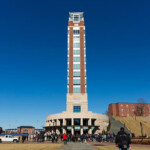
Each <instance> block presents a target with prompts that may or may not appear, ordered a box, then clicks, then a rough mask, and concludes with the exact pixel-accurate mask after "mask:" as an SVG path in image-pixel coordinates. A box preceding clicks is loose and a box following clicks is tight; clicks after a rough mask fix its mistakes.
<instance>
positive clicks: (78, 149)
mask: <svg viewBox="0 0 150 150" xmlns="http://www.w3.org/2000/svg"><path fill="white" fill-rule="evenodd" d="M57 150H96V149H95V148H94V147H93V146H91V145H90V144H88V143H87V144H85V143H72V142H70V143H68V144H67V145H63V146H62V147H60V148H58V149H57Z"/></svg>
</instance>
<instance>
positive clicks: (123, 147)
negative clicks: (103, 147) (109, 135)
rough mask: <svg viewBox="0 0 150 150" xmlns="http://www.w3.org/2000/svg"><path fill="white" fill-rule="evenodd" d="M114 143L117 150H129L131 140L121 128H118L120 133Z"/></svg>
mask: <svg viewBox="0 0 150 150" xmlns="http://www.w3.org/2000/svg"><path fill="white" fill-rule="evenodd" d="M115 143H116V146H117V147H118V148H119V150H129V148H131V147H130V144H131V139H130V137H129V135H128V134H127V133H126V132H125V131H124V128H123V127H121V128H120V131H119V132H118V134H117V136H116V140H115Z"/></svg>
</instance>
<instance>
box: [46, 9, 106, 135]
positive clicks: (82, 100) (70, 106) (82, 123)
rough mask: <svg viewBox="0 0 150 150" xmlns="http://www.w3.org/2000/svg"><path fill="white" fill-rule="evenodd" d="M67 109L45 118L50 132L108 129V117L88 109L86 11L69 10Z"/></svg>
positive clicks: (90, 132) (79, 132) (81, 131)
mask: <svg viewBox="0 0 150 150" xmlns="http://www.w3.org/2000/svg"><path fill="white" fill-rule="evenodd" d="M67 57H68V62H67V104H66V108H67V110H66V111H65V112H62V113H61V114H54V115H49V116H47V118H46V130H47V131H50V132H51V133H54V132H55V133H57V134H62V133H64V132H65V133H70V134H76V133H77V134H83V133H84V134H87V133H88V134H98V133H101V132H102V131H103V130H105V131H106V129H107V126H108V117H107V116H106V115H102V114H96V113H92V112H91V111H88V96H87V77H86V46H85V26H84V17H83V13H82V12H81V13H80V12H79V13H69V22H68V55H67Z"/></svg>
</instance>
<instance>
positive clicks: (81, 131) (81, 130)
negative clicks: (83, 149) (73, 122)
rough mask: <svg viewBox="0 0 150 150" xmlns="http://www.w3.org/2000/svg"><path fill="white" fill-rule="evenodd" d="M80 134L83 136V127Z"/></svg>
mask: <svg viewBox="0 0 150 150" xmlns="http://www.w3.org/2000/svg"><path fill="white" fill-rule="evenodd" d="M80 134H81V135H82V134H83V127H81V129H80Z"/></svg>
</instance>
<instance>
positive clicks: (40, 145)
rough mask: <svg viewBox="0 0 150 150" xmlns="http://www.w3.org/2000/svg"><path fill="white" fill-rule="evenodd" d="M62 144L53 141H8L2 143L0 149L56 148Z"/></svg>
mask: <svg viewBox="0 0 150 150" xmlns="http://www.w3.org/2000/svg"><path fill="white" fill-rule="evenodd" d="M60 146H62V144H52V143H29V144H28V143H24V144H22V143H16V144H14V143H8V144H0V150H56V149H57V148H59V147H60Z"/></svg>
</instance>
